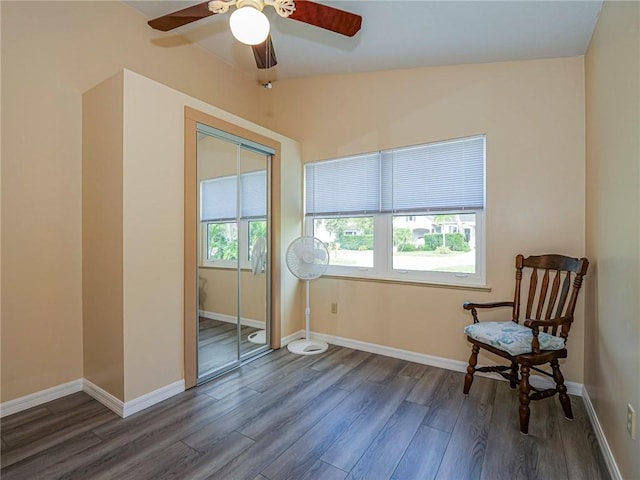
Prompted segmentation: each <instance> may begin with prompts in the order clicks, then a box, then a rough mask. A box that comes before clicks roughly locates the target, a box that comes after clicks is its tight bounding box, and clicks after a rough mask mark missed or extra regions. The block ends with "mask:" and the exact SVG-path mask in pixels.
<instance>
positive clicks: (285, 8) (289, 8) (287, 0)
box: [264, 0, 296, 18]
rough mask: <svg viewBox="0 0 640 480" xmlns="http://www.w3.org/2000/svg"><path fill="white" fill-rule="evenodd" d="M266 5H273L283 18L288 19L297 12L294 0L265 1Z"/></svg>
mask: <svg viewBox="0 0 640 480" xmlns="http://www.w3.org/2000/svg"><path fill="white" fill-rule="evenodd" d="M264 4H265V5H271V6H272V7H273V8H274V9H275V11H276V12H277V13H278V15H280V16H281V17H284V18H287V17H288V16H289V15H291V14H292V13H293V12H295V11H296V4H295V2H294V1H293V0H264Z"/></svg>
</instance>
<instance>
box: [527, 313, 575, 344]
mask: <svg viewBox="0 0 640 480" xmlns="http://www.w3.org/2000/svg"><path fill="white" fill-rule="evenodd" d="M571 322H573V316H568V317H558V318H556V319H554V320H534V319H527V320H525V321H524V326H525V327H529V328H530V329H531V330H532V333H533V338H532V339H531V351H532V352H533V353H540V341H539V340H538V334H539V333H540V331H539V328H540V327H553V328H558V327H560V326H562V331H561V332H560V336H561V337H562V338H564V340H565V342H566V341H567V334H568V332H569V328H568V325H570V324H571ZM565 325H567V328H565Z"/></svg>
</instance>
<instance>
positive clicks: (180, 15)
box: [148, 0, 362, 69]
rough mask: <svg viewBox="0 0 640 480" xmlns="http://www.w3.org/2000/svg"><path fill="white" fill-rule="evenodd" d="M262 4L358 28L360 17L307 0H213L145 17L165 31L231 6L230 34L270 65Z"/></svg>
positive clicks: (329, 26)
mask: <svg viewBox="0 0 640 480" xmlns="http://www.w3.org/2000/svg"><path fill="white" fill-rule="evenodd" d="M265 5H269V6H272V7H273V8H274V9H275V11H276V12H277V13H278V15H280V16H281V17H284V18H292V19H293V20H298V21H299V22H303V23H308V24H310V25H315V26H316V27H320V28H324V29H325V30H329V31H332V32H335V33H339V34H341V35H345V36H347V37H353V36H354V35H355V34H356V33H358V31H359V30H360V26H361V25H362V17H361V16H360V15H356V14H354V13H350V12H346V11H344V10H340V9H337V8H334V7H329V6H328V5H322V4H320V3H316V2H312V1H311V0H295V1H294V0H213V1H207V2H202V3H198V4H196V5H192V6H191V7H187V8H183V9H181V10H178V11H175V12H173V13H169V14H167V15H163V16H161V17H158V18H154V19H153V20H149V22H148V23H149V26H150V27H152V28H154V29H156V30H160V31H163V32H167V31H169V30H173V29H174V28H178V27H181V26H183V25H187V24H189V23H192V22H195V21H197V20H200V19H202V18H206V17H209V16H211V15H215V14H218V13H226V12H228V11H229V8H230V7H232V6H235V7H236V10H235V11H234V12H233V13H232V14H231V17H230V19H229V26H230V28H231V33H233V36H234V37H235V38H236V39H237V40H239V41H240V42H242V43H246V44H247V45H251V48H252V50H253V56H254V57H255V60H256V65H257V67H258V68H260V69H266V68H271V67H274V66H275V65H276V64H277V63H278V61H277V59H276V54H275V51H274V50H273V43H272V42H271V36H270V35H269V30H270V26H269V20H268V19H267V17H266V16H265V15H264V13H262V10H263V9H264V7H265Z"/></svg>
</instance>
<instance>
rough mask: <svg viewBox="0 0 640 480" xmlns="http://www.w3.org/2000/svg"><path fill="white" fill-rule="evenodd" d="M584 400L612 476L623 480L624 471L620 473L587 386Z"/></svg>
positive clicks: (614, 478)
mask: <svg viewBox="0 0 640 480" xmlns="http://www.w3.org/2000/svg"><path fill="white" fill-rule="evenodd" d="M582 400H583V401H584V406H585V408H586V410H587V414H588V415H589V420H591V425H592V426H593V430H594V431H595V434H596V438H597V439H598V443H599V444H600V450H602V456H603V457H604V461H605V463H606V464H607V468H608V469H609V474H610V475H611V478H612V479H613V480H623V478H622V473H620V470H619V469H618V464H617V463H616V460H615V458H614V457H613V452H612V451H611V447H610V446H609V442H607V437H605V435H604V430H602V425H600V420H598V415H596V410H595V408H593V403H591V397H589V391H588V390H587V387H586V386H585V387H583V394H582Z"/></svg>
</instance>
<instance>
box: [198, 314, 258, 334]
mask: <svg viewBox="0 0 640 480" xmlns="http://www.w3.org/2000/svg"><path fill="white" fill-rule="evenodd" d="M198 315H200V316H201V317H204V318H210V319H211V320H219V321H221V322H226V323H236V322H237V321H238V317H235V316H233V315H226V314H224V313H217V312H207V311H206V310H198ZM240 325H245V326H247V327H253V328H261V329H264V328H265V323H264V322H262V321H260V320H253V319H252V318H245V317H240Z"/></svg>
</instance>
